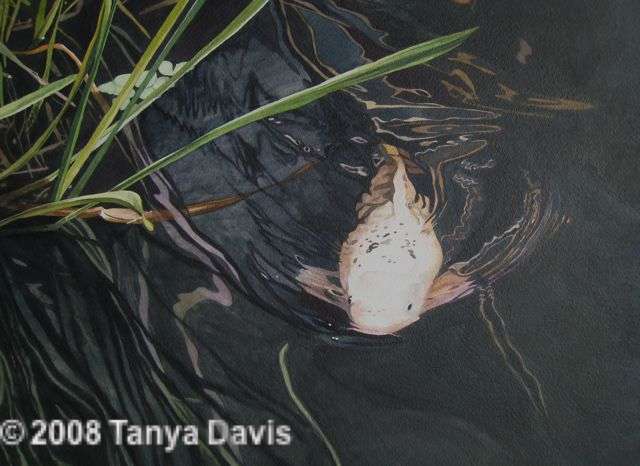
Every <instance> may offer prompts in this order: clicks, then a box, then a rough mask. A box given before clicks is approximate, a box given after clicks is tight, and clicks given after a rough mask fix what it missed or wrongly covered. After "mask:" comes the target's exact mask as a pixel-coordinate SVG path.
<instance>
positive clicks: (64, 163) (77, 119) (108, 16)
mask: <svg viewBox="0 0 640 466" xmlns="http://www.w3.org/2000/svg"><path fill="white" fill-rule="evenodd" d="M115 11H116V8H115V5H113V4H112V2H111V1H110V0H105V1H103V2H102V6H101V8H100V15H99V17H98V27H97V31H98V32H97V34H98V38H97V45H96V47H94V49H93V53H92V54H91V56H90V57H89V62H90V63H91V65H90V70H89V73H88V76H87V81H86V83H85V85H84V89H83V91H82V94H81V96H80V102H79V103H78V107H77V108H76V111H75V114H74V115H73V121H72V123H71V128H70V130H69V135H68V137H67V144H66V146H65V148H64V152H63V154H62V159H61V162H60V168H59V172H60V173H66V171H67V170H68V169H69V165H70V163H71V155H72V154H73V151H74V150H75V147H76V143H77V142H78V137H79V136H80V128H81V125H82V122H83V120H84V116H85V110H86V108H87V102H88V101H89V95H90V93H91V86H92V85H93V82H94V80H95V77H96V74H97V73H98V68H99V67H100V60H101V58H102V52H103V51H104V47H105V45H106V43H107V38H108V37H109V30H110V26H111V22H112V21H113V17H114V14H115ZM61 180H62V178H58V180H57V181H56V184H55V186H54V188H53V193H52V200H54V201H57V200H59V199H60V198H61V197H62V194H63V191H62V185H61V183H60V181H61Z"/></svg>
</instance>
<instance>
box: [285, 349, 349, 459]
mask: <svg viewBox="0 0 640 466" xmlns="http://www.w3.org/2000/svg"><path fill="white" fill-rule="evenodd" d="M288 350H289V343H285V345H284V346H283V347H282V348H281V349H280V353H278V363H279V364H280V371H281V372H282V379H283V381H284V385H285V387H287V392H289V397H291V400H292V401H293V402H294V404H295V405H296V407H297V408H298V411H300V413H301V414H302V415H303V416H304V417H305V419H306V420H307V421H308V422H309V424H311V427H313V430H314V431H315V433H316V435H317V436H318V437H320V439H321V440H322V442H323V443H324V444H325V446H326V447H327V450H329V454H330V455H331V459H332V460H333V464H334V465H335V466H342V463H341V462H340V457H339V456H338V452H336V449H335V448H334V446H333V445H332V444H331V441H329V438H328V437H327V436H326V435H325V433H324V432H323V431H322V428H321V427H320V425H319V424H318V422H317V421H316V420H315V419H314V417H313V416H312V415H311V413H310V412H309V410H308V409H307V407H306V406H305V405H304V403H303V402H302V400H301V399H300V397H299V396H298V395H297V394H296V392H295V390H294V389H293V382H292V381H291V375H290V374H289V370H288V369H287V351H288Z"/></svg>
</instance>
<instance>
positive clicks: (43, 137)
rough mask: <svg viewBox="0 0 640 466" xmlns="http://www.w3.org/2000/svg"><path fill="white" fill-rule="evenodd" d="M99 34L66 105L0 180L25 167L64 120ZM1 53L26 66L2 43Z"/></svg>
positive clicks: (88, 52) (95, 35)
mask: <svg viewBox="0 0 640 466" xmlns="http://www.w3.org/2000/svg"><path fill="white" fill-rule="evenodd" d="M98 35H99V31H98V30H96V32H95V33H94V34H93V36H92V37H91V41H90V42H89V45H88V47H87V51H86V53H85V56H84V58H83V60H82V63H81V64H80V68H79V69H78V74H76V79H75V82H74V83H73V87H72V88H71V91H69V96H68V98H67V99H66V100H65V103H64V105H63V106H62V108H61V109H60V111H59V112H58V114H57V115H56V117H55V118H54V119H53V120H52V121H51V123H49V126H47V128H46V129H45V130H44V131H43V132H42V134H40V136H39V137H38V139H36V142H34V143H33V145H32V146H31V147H30V148H29V149H28V150H27V152H25V153H24V154H22V155H21V156H20V157H19V158H18V159H17V160H15V161H14V162H13V163H12V164H11V165H10V166H9V167H7V168H6V169H5V170H3V171H2V172H0V181H2V180H3V179H5V178H7V177H8V176H10V175H11V174H13V173H15V172H16V171H18V170H19V169H20V168H22V167H24V166H25V165H26V164H27V163H29V161H30V160H31V159H32V158H34V157H35V156H37V155H38V153H39V152H40V149H42V147H43V146H44V145H45V144H46V142H47V141H48V140H49V138H50V137H51V134H52V133H53V131H54V130H55V129H56V128H57V126H58V124H59V123H60V121H62V118H63V117H64V114H65V113H66V111H67V109H68V108H69V106H70V105H71V102H72V101H73V98H74V97H75V95H76V93H77V92H78V90H79V89H80V86H82V80H83V78H84V75H85V70H86V68H87V65H88V62H89V59H90V58H91V56H92V54H93V49H94V47H95V45H96V42H97V39H98ZM0 55H5V56H7V57H8V58H9V59H11V60H13V59H15V60H17V63H19V64H20V65H22V66H25V65H23V64H22V62H20V60H18V58H17V57H16V56H15V55H14V54H13V53H12V52H11V51H10V50H9V49H7V47H6V46H5V45H4V44H2V43H0ZM11 57H13V58H11ZM25 68H26V69H27V70H29V68H27V67H25ZM31 72H32V73H33V71H31ZM38 78H39V77H38Z"/></svg>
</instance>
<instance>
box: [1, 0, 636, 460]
mask: <svg viewBox="0 0 640 466" xmlns="http://www.w3.org/2000/svg"><path fill="white" fill-rule="evenodd" d="M455 3H456V2H448V1H444V0H442V1H433V2H431V1H428V2H426V1H425V2H423V1H396V0H389V1H382V0H351V1H344V2H337V4H334V3H332V2H329V1H311V2H302V1H299V2H298V1H287V2H273V3H272V4H271V5H270V6H269V7H267V8H266V9H265V10H264V11H263V12H261V13H260V14H259V16H258V17H257V18H256V19H255V20H254V21H252V22H251V23H250V25H249V26H248V27H247V29H246V30H245V31H244V32H243V33H242V34H240V36H239V37H237V38H236V39H233V40H232V41H230V42H229V43H228V44H227V45H225V46H224V48H223V49H222V50H221V51H220V53H217V54H214V56H212V57H211V58H210V59H208V60H206V61H205V62H204V63H203V64H201V65H200V66H199V67H198V68H197V69H196V70H194V72H192V73H190V74H189V75H188V76H187V77H186V78H185V79H184V81H183V82H182V83H180V84H179V85H178V86H176V87H175V88H174V89H173V90H172V91H170V92H169V93H168V94H167V95H166V96H165V97H163V98H162V99H160V100H159V101H158V103H157V104H156V105H154V106H153V107H152V108H150V109H149V110H148V111H147V112H146V113H145V114H144V115H143V117H142V118H141V119H140V121H139V125H138V126H137V127H136V128H135V131H136V134H137V136H138V137H139V138H140V140H141V141H143V144H142V145H141V147H142V149H140V150H139V152H138V153H137V154H136V155H137V156H138V157H139V158H141V159H142V160H151V159H155V158H158V157H160V156H162V155H164V154H166V153H168V152H170V151H171V150H173V149H175V148H178V147H180V146H182V145H184V144H186V143H187V142H189V141H191V140H192V139H194V138H195V137H196V136H198V135H200V134H202V133H203V132H205V131H206V130H208V129H211V128H213V127H215V126H217V125H219V124H221V123H223V122H225V121H228V120H229V119H231V118H233V117H235V116H238V115H240V114H242V113H243V112H246V111H248V110H251V109H253V108H256V107H257V106H259V105H261V104H264V103H266V102H270V101H272V100H274V99H276V98H279V97H282V96H285V95H288V94H290V93H291V92H294V91H297V90H300V89H302V88H305V87H308V86H310V85H311V84H313V83H317V82H320V81H322V80H323V79H325V78H327V77H330V76H332V75H333V74H334V73H336V72H342V71H346V70H348V69H350V68H353V67H354V66H357V65H359V64H362V63H364V62H365V60H366V59H375V58H378V57H381V56H383V55H385V54H388V53H390V52H391V51H394V50H397V49H398V48H401V47H405V46H408V45H411V44H413V43H416V42H418V41H422V40H426V39H428V38H430V37H433V36H435V35H440V34H445V33H450V32H454V31H457V30H461V29H464V28H467V27H471V26H476V25H478V26H480V27H481V29H480V32H479V33H477V34H476V35H475V36H473V38H472V39H470V40H469V41H468V43H466V44H465V45H464V46H463V47H462V48H461V49H460V50H459V51H457V52H454V53H453V54H451V55H450V56H448V57H447V58H442V59H439V60H437V61H435V62H433V64H431V65H430V66H427V67H420V68H417V69H413V70H410V71H406V72H402V73H399V74H397V75H394V76H392V77H389V78H386V79H384V80H378V81H374V82H370V83H367V84H365V85H362V86H361V87H358V88H354V89H350V90H349V91H348V92H342V93H339V94H335V95H332V96H329V97H327V98H325V99H323V100H321V101H320V102H317V103H315V104H312V105H309V106H307V107H305V108H304V109H302V110H299V111H296V112H292V113H287V114H284V115H281V116H278V117H277V118H274V119H270V120H268V121H263V122H260V123H257V124H253V125H251V126H250V127H247V128H244V129H242V130H239V131H236V132H235V133H233V134H231V135H228V136H225V137H223V138H220V139H218V140H216V141H215V142H214V143H212V144H210V145H208V146H207V147H205V148H204V149H203V150H201V151H199V152H197V153H194V154H192V155H191V156H190V157H188V158H186V159H184V160H182V161H180V162H179V163H177V164H175V165H173V166H171V167H170V168H168V169H167V170H166V171H165V172H164V173H163V174H162V175H158V176H155V177H154V178H153V179H152V180H150V181H149V182H148V183H147V184H146V185H145V187H144V189H145V194H146V198H147V201H148V202H149V203H150V204H151V205H153V206H154V207H156V208H164V209H169V210H172V211H173V212H174V213H175V214H176V215H177V217H178V218H177V219H176V221H172V222H163V223H162V224H159V225H158V226H157V231H156V232H155V233H154V234H147V233H145V232H144V231H143V230H142V229H140V228H138V227H116V226H112V225H108V226H105V225H101V224H97V223H95V224H94V223H91V224H90V227H91V229H92V230H93V232H91V230H90V229H85V228H86V226H82V225H80V224H78V225H76V226H74V227H73V228H72V229H70V230H68V231H67V232H66V233H65V234H64V235H63V234H60V235H49V236H40V237H38V241H37V242H36V244H35V246H34V245H33V244H32V243H29V244H30V245H29V246H28V247H27V246H24V244H26V243H25V242H24V241H22V240H21V239H20V238H15V239H3V242H4V247H3V253H2V254H3V255H2V261H3V266H4V267H3V268H4V271H5V273H4V277H3V280H4V287H3V293H5V295H6V296H9V295H10V296H11V299H9V298H7V300H6V302H7V308H8V311H7V319H6V329H5V330H4V332H3V351H4V353H5V354H8V355H11V356H10V358H13V359H12V360H9V361H6V362H5V363H6V364H9V365H12V364H13V365H17V367H21V368H22V369H21V370H22V372H20V375H19V376H17V378H16V380H15V381H14V383H13V385H12V387H13V391H11V389H9V391H8V393H7V395H8V396H11V397H13V399H14V400H15V401H14V403H15V405H16V406H17V407H16V408H14V409H15V410H16V411H15V412H14V413H13V414H14V415H15V414H16V413H18V414H20V415H21V416H24V417H25V418H27V419H28V418H30V417H42V416H43V415H45V414H46V415H47V416H49V417H60V416H69V417H70V418H73V417H87V418H90V417H98V418H101V419H102V418H109V417H120V418H128V419H131V420H132V422H139V423H169V424H180V423H185V422H186V421H189V422H194V423H204V422H206V420H207V419H211V418H215V417H218V416H220V417H222V418H225V419H227V420H229V421H230V422H237V423H243V424H251V423H253V424H258V423H261V422H264V421H265V420H266V419H275V420H277V422H280V423H287V424H290V425H292V427H293V431H294V441H293V444H292V446H290V447H277V448H266V447H264V448H240V449H239V450H238V449H231V450H230V451H229V452H228V454H229V455H234V456H235V457H236V458H237V460H238V462H240V463H241V464H248V465H262V464H265V465H266V464H276V465H278V464H296V465H298V464H299V465H302V464H304V465H307V464H308V465H312V464H314V465H315V464H332V459H331V456H330V455H329V452H328V450H327V448H326V446H325V444H324V443H323V441H322V440H321V439H320V438H319V437H318V435H317V434H316V432H315V431H314V430H313V428H312V427H311V426H310V425H309V423H308V422H307V420H305V418H304V417H303V416H301V415H300V413H299V411H298V410H297V409H296V407H295V405H294V404H293V402H292V401H291V399H290V397H289V395H288V393H287V390H286V388H285V384H284V382H283V378H282V373H281V370H280V368H279V366H278V353H279V351H280V349H281V348H282V347H283V345H284V344H285V343H288V345H289V346H288V348H289V349H288V353H287V366H288V369H289V372H290V374H291V378H292V382H293V385H294V388H295V391H296V393H297V394H298V395H299V396H300V398H301V399H302V400H303V402H304V404H305V405H306V407H307V408H308V409H309V411H310V412H311V413H312V414H313V416H314V418H315V419H316V421H317V422H318V424H319V425H320V426H321V427H322V430H323V431H324V433H325V434H326V436H327V437H328V438H329V440H330V441H331V444H332V445H333V446H334V447H335V450H336V451H337V453H338V456H339V457H340V460H341V461H342V464H344V465H351V464H353V465H381V466H386V465H427V464H428V465H445V464H447V465H448V464H451V465H462V464H469V465H472V464H473V465H479V464H486V465H502V464H504V465H516V464H517V465H522V464H531V465H564V464H566V465H584V464H599V465H605V464H610V465H628V464H635V463H637V462H638V461H640V404H639V402H640V400H639V393H640V392H639V391H638V388H637V387H638V386H639V384H640V343H639V341H640V340H639V337H640V335H639V332H640V320H639V318H638V312H639V311H640V309H639V304H640V293H639V292H638V289H639V288H638V279H639V278H640V277H639V263H638V254H639V253H640V247H639V245H638V240H637V238H638V233H639V228H640V211H639V209H640V197H639V195H638V194H639V193H638V189H639V188H638V186H639V184H638V183H637V182H636V180H637V179H638V176H640V173H639V164H638V163H637V161H636V156H637V153H636V152H637V148H638V132H637V131H636V130H635V127H634V126H635V125H634V123H635V114H636V109H637V108H638V104H639V103H640V102H638V94H637V92H636V89H637V85H638V84H639V82H638V81H639V79H638V69H639V68H638V65H639V63H638V61H639V59H640V54H639V52H640V47H639V46H638V44H637V42H636V41H633V37H634V34H633V33H634V32H636V31H637V21H638V19H640V14H639V13H640V11H639V10H640V8H639V6H638V5H637V4H636V3H635V2H632V1H621V2H615V3H611V4H609V2H607V3H606V4H605V2H596V1H587V0H584V1H578V0H574V1H569V2H562V3H561V4H559V3H558V2H554V1H551V0H545V1H536V2H529V1H518V2H509V1H506V0H504V1H502V0H501V1H493V2H484V1H482V0H479V1H477V2H475V5H474V6H456V4H455ZM458 3H464V2H458ZM234 8H236V7H233V8H232V7H230V6H227V5H222V4H221V5H209V6H207V7H206V8H205V10H208V11H206V12H205V14H207V16H205V18H208V19H207V21H204V20H199V21H198V22H197V24H196V25H194V28H193V32H192V34H193V42H194V43H195V42H197V41H198V40H200V38H202V37H209V36H210V35H211V34H212V33H211V31H212V30H214V29H216V28H218V27H219V26H220V24H222V23H223V21H226V20H227V19H228V18H221V19H220V24H218V23H217V22H216V21H215V20H214V19H212V18H214V16H213V14H214V13H215V11H216V10H218V11H225V14H224V15H222V16H225V17H226V16H229V17H230V16H231V13H229V14H228V15H227V13H226V12H227V11H231V12H232V11H233V9H234ZM211 22H213V23H214V24H211ZM522 41H524V42H526V44H528V46H529V47H530V49H531V50H530V52H531V53H527V47H526V46H524V45H523V44H522ZM181 47H182V49H181V50H179V51H178V53H177V55H176V57H175V60H174V61H180V60H181V59H182V58H183V57H182V56H181V54H182V55H185V56H186V55H188V53H189V50H190V47H189V44H184V45H182V46H181ZM523 47H524V48H523ZM194 48H195V46H194ZM523 50H524V52H523ZM518 57H520V59H519V58H518ZM380 143H387V144H393V145H397V146H398V147H401V148H403V149H405V150H406V151H408V152H409V153H410V154H411V156H412V158H413V160H414V161H415V162H416V164H417V165H418V166H421V167H423V168H424V174H422V175H417V176H415V178H414V180H413V181H414V183H415V185H416V188H417V189H418V191H420V192H422V193H423V194H426V195H428V196H430V197H431V198H438V199H439V200H440V207H439V210H438V214H437V223H436V232H437V234H438V236H439V238H440V240H441V242H442V244H443V248H444V251H445V267H449V266H452V265H453V264H456V263H459V264H465V267H466V268H465V269H464V270H465V271H467V272H468V273H469V274H471V275H473V276H474V277H477V282H476V285H475V286H474V289H473V290H472V291H473V292H471V293H470V294H469V295H468V296H466V297H465V298H463V299H460V300H457V301H455V302H452V303H449V304H446V305H445V306H442V307H440V308H438V309H437V310H435V311H434V312H433V313H430V314H428V315H426V316H424V317H423V318H422V319H421V320H420V321H419V322H417V323H416V324H414V325H412V326H410V327H409V328H407V329H406V330H403V331H402V332H400V333H399V334H398V335H396V336H388V337H371V336H365V335H360V334H357V332H354V331H352V330H350V329H349V328H348V322H347V321H346V318H345V315H344V313H343V311H341V310H340V309H338V308H337V307H335V306H332V305H331V304H328V303H326V302H324V301H322V300H318V299H316V298H313V297H311V296H309V295H308V294H306V293H304V292H302V289H301V287H300V285H299V283H297V282H296V279H295V276H296V274H297V272H298V271H299V270H300V268H301V267H303V266H305V265H310V266H315V267H322V268H324V269H327V270H336V269H337V258H338V254H339V248H340V243H341V242H342V241H343V240H344V238H345V237H346V235H347V234H348V233H349V231H351V230H352V229H353V227H354V225H355V220H356V219H355V211H354V206H355V203H356V201H357V200H358V198H359V197H360V195H361V194H362V193H363V192H364V191H366V190H367V189H368V186H369V182H370V179H371V177H372V176H373V175H374V174H375V170H376V166H377V163H378V161H377V160H378V159H377V152H378V144H380ZM302 168H304V169H306V171H303V172H298V170H300V169H302ZM430 169H431V170H430ZM259 188H264V189H263V190H261V191H259V192H257V193H255V194H253V195H251V196H250V197H248V198H247V199H245V200H243V201H242V202H238V203H235V204H233V205H231V206H230V207H226V208H224V209H220V210H217V211H215V212H212V213H208V214H205V215H199V216H192V217H190V218H187V217H184V216H182V215H181V214H180V213H179V210H178V209H179V207H181V206H183V205H188V204H193V203H198V202H202V201H207V200H211V199H220V198H225V197H229V196H234V195H238V194H242V193H248V192H253V191H255V190H256V189H259ZM93 235H95V236H93ZM78 237H83V238H85V239H83V240H78V239H77V238H78ZM87 238H89V239H87ZM79 244H81V245H82V252H81V253H78V248H77V246H78V245H79ZM52 270H56V271H57V272H55V273H51V271H52ZM9 290H10V292H9ZM3 300H4V298H3ZM491 326H493V330H494V336H493V337H492V334H491V332H490V328H491ZM495 335H497V337H496V336H495ZM496 342H498V345H497V344H496ZM500 342H501V343H502V344H503V346H500V344H499V343H500ZM504 345H506V346H504ZM505 348H506V350H505ZM20 361H29V364H27V363H26V362H25V363H23V364H22V365H21V363H20ZM28 387H35V388H31V389H29V388H28ZM34 400H39V402H40V405H38V404H37V403H35V402H34ZM5 417H10V416H8V415H7V416H5ZM97 451H98V450H97V449H75V450H72V449H61V450H59V451H54V452H53V453H52V454H53V455H54V456H57V457H59V458H61V459H64V460H65V461H68V462H71V463H72V464H85V463H82V461H85V459H88V458H96V457H97V458H99V461H102V462H100V463H99V464H165V463H164V462H165V461H168V460H167V457H165V456H164V454H163V453H162V452H160V451H156V450H154V449H140V448H138V449H135V448H131V449H117V448H115V447H113V446H108V445H107V446H105V447H104V448H103V449H102V450H100V452H99V454H97ZM5 454H6V455H13V454H14V453H11V452H9V453H7V452H5ZM47 454H48V453H47ZM33 455H34V458H40V461H45V462H46V459H45V460H43V459H42V458H46V454H45V453H42V452H39V453H38V452H36V453H33ZM208 455H213V456H208ZM220 455H221V453H220V452H217V451H213V452H211V453H207V452H204V451H201V449H194V448H179V449H178V450H177V451H176V452H175V453H174V455H173V456H172V457H171V464H209V463H211V464H215V463H213V459H212V458H213V457H214V456H215V457H218V458H221V461H224V456H222V457H221V456H220ZM9 457H11V456H9ZM94 461H95V460H94ZM16 464H18V463H16ZM34 464H35V460H34Z"/></svg>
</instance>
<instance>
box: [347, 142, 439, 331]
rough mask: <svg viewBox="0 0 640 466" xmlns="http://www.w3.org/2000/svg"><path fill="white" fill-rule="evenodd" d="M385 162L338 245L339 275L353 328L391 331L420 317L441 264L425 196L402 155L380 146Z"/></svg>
mask: <svg viewBox="0 0 640 466" xmlns="http://www.w3.org/2000/svg"><path fill="white" fill-rule="evenodd" d="M382 152H383V153H384V155H385V156H386V160H385V162H384V163H383V164H382V165H381V166H380V168H379V169H378V172H377V174H376V175H375V176H374V178H373V179H372V181H371V186H370V189H369V192H367V193H364V194H363V195H362V198H361V199H360V202H358V204H357V205H356V213H357V220H358V223H357V226H356V227H355V229H354V230H353V231H352V232H351V233H350V234H349V235H348V237H347V238H346V240H345V241H344V242H343V243H342V247H341V250H340V263H339V277H340V283H341V285H342V288H343V290H344V292H345V293H346V294H347V296H348V309H347V312H348V314H349V317H350V320H351V322H352V326H353V328H354V329H356V330H358V331H359V332H362V333H368V334H389V333H393V332H396V331H398V330H400V329H402V328H404V327H406V326H407V325H410V324H411V323H413V322H415V321H416V320H418V319H419V317H420V315H421V314H422V313H423V312H424V303H425V302H426V301H427V297H428V295H429V291H430V288H431V285H432V284H433V282H434V280H435V278H436V277H437V276H438V273H439V271H440V268H441V266H442V258H443V254H442V247H441V245H440V241H439V240H438V238H437V236H436V234H435V232H434V230H433V224H432V221H431V218H432V215H431V212H430V211H429V205H430V202H429V199H428V198H426V197H425V196H423V195H420V194H417V193H416V189H415V187H414V185H413V183H412V182H411V180H410V179H409V177H408V175H407V162H406V161H405V160H406V156H405V155H403V154H401V153H400V151H399V150H398V149H397V148H396V147H393V146H390V145H384V144H383V145H382Z"/></svg>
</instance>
